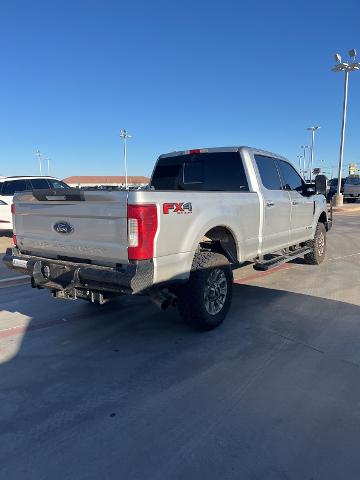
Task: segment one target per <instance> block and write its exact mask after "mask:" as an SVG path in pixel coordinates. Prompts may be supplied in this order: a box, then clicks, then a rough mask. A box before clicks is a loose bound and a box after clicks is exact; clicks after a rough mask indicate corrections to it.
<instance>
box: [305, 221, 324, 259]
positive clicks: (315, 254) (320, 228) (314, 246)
mask: <svg viewBox="0 0 360 480" xmlns="http://www.w3.org/2000/svg"><path fill="white" fill-rule="evenodd" d="M306 246H307V247H309V248H310V249H311V251H310V252H309V253H306V254H305V255H304V259H305V261H306V263H308V264H309V265H320V263H322V262H323V261H324V258H325V253H326V228H325V225H324V224H323V223H318V224H317V226H316V230H315V237H314V238H313V240H309V241H307V242H306Z"/></svg>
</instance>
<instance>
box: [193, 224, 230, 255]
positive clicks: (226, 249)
mask: <svg viewBox="0 0 360 480" xmlns="http://www.w3.org/2000/svg"><path fill="white" fill-rule="evenodd" d="M200 245H201V247H203V248H210V249H211V250H213V251H215V252H218V253H222V254H223V255H225V257H226V258H227V259H228V260H229V261H230V262H231V263H237V261H238V252H237V245H236V241H235V238H234V235H233V234H232V233H231V232H230V230H229V229H228V228H226V227H214V228H212V229H211V230H209V231H208V232H207V233H206V234H205V235H204V237H203V239H202V240H201V242H200Z"/></svg>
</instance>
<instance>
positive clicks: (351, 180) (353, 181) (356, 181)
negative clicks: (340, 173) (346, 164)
mask: <svg viewBox="0 0 360 480" xmlns="http://www.w3.org/2000/svg"><path fill="white" fill-rule="evenodd" d="M346 184H347V185H360V177H348V178H347V180H346Z"/></svg>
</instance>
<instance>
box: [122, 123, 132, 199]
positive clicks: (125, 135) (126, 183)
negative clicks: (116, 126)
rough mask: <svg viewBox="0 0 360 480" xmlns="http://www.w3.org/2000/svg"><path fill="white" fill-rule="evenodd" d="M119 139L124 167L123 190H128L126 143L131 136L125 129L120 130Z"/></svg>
mask: <svg viewBox="0 0 360 480" xmlns="http://www.w3.org/2000/svg"><path fill="white" fill-rule="evenodd" d="M120 138H122V139H123V140H124V165H125V189H126V190H127V189H128V174H127V148H126V147H127V146H126V142H127V139H128V138H131V135H129V133H128V131H127V130H125V128H122V129H121V130H120Z"/></svg>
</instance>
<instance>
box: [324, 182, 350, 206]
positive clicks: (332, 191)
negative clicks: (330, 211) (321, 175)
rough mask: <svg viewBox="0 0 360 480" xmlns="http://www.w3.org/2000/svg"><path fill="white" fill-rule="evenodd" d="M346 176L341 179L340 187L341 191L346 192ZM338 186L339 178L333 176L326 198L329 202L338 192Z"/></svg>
mask: <svg viewBox="0 0 360 480" xmlns="http://www.w3.org/2000/svg"><path fill="white" fill-rule="evenodd" d="M345 180H346V178H342V179H341V188H340V193H343V192H344V184H345ZM337 186H338V179H337V178H332V179H331V180H330V181H329V187H330V188H329V190H328V192H327V195H326V199H327V201H328V202H330V200H331V199H332V197H333V196H334V195H335V194H336V192H337Z"/></svg>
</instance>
